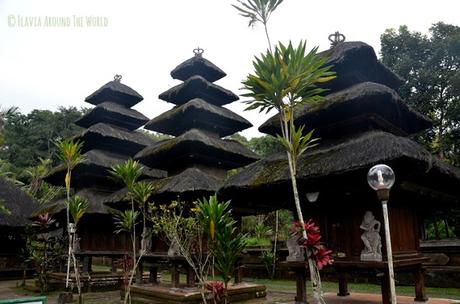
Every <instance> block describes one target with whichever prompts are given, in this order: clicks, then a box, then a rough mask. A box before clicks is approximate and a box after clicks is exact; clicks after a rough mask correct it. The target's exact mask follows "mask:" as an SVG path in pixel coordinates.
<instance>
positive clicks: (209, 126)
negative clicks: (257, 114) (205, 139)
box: [145, 98, 252, 137]
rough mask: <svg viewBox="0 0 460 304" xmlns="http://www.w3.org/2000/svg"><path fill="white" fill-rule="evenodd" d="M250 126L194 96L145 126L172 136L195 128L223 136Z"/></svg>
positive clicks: (248, 123)
mask: <svg viewBox="0 0 460 304" xmlns="http://www.w3.org/2000/svg"><path fill="white" fill-rule="evenodd" d="M251 126H252V124H251V123H250V122H249V121H247V120H246V119H244V118H243V117H241V116H240V115H238V114H235V113H233V112H232V111H230V110H228V109H226V108H223V107H217V106H214V105H212V104H210V103H207V102H206V101H204V100H203V99H200V98H195V99H192V100H190V101H188V102H187V103H185V104H183V105H181V106H177V107H175V108H173V109H171V110H169V111H167V112H165V113H163V114H161V115H160V116H157V117H155V118H154V119H152V120H151V121H149V122H148V123H147V124H146V125H145V128H146V129H148V130H152V131H156V132H161V133H165V134H170V135H174V136H178V135H180V134H182V133H184V132H186V131H188V130H190V129H193V128H195V129H202V130H208V131H210V132H214V133H216V134H218V135H219V136H220V137H225V136H228V135H231V134H233V133H236V132H238V131H241V130H244V129H247V128H250V127H251Z"/></svg>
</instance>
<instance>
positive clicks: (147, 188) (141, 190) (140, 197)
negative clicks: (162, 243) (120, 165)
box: [132, 181, 154, 250]
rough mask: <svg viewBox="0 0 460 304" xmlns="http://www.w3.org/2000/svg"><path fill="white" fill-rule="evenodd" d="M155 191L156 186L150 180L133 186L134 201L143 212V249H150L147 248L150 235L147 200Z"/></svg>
mask: <svg viewBox="0 0 460 304" xmlns="http://www.w3.org/2000/svg"><path fill="white" fill-rule="evenodd" d="M153 191H154V187H153V185H152V184H151V183H148V182H144V181H142V182H138V183H135V184H134V186H133V188H132V196H133V199H134V201H135V202H136V203H137V204H138V205H139V208H140V209H141V213H142V242H141V250H148V248H146V239H147V238H148V237H150V236H149V235H148V232H147V226H146V213H147V202H148V201H149V199H150V196H151V195H152V193H153Z"/></svg>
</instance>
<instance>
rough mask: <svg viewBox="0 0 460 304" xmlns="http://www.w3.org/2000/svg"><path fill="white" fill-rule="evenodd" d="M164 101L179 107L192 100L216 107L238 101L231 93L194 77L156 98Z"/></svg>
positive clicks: (201, 78) (198, 77) (199, 77)
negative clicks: (199, 100) (195, 99)
mask: <svg viewBox="0 0 460 304" xmlns="http://www.w3.org/2000/svg"><path fill="white" fill-rule="evenodd" d="M158 97H159V98H160V99H162V100H164V101H168V102H171V103H174V104H176V105H181V104H184V103H186V102H187V101H189V100H190V99H193V98H201V99H204V100H206V101H207V102H209V103H212V104H213V105H216V106H222V105H225V104H228V103H231V102H233V101H235V100H238V99H239V97H238V96H237V95H235V94H234V93H232V92H231V91H229V90H227V89H224V88H222V87H221V86H218V85H216V84H213V83H211V82H209V81H207V80H206V79H205V78H203V77H201V76H198V75H195V76H192V77H190V78H188V79H187V80H185V81H184V82H183V83H181V84H179V85H176V86H174V87H172V88H170V89H169V90H167V91H166V92H163V93H161V94H160V96H158Z"/></svg>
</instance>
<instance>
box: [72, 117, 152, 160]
mask: <svg viewBox="0 0 460 304" xmlns="http://www.w3.org/2000/svg"><path fill="white" fill-rule="evenodd" d="M75 138H76V139H78V140H81V141H83V142H84V144H83V149H82V151H83V152H86V151H89V150H92V149H99V150H106V151H117V153H120V154H126V155H129V156H132V155H134V154H136V153H137V152H138V151H140V150H142V149H143V148H145V147H147V146H149V145H150V144H152V143H153V142H154V141H153V140H152V139H151V138H150V137H148V136H147V135H145V134H142V133H139V132H132V131H128V130H126V129H122V128H118V127H115V126H111V125H108V124H105V123H97V124H95V125H92V126H91V127H89V128H88V129H86V130H84V131H83V132H82V133H81V134H80V135H78V136H76V137H75Z"/></svg>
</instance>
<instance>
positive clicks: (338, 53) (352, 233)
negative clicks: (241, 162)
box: [219, 42, 460, 303]
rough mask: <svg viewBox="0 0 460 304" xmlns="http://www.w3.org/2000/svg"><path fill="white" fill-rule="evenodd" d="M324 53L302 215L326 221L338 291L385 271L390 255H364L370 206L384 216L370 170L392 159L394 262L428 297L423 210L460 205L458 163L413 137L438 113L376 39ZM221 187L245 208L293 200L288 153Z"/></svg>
mask: <svg viewBox="0 0 460 304" xmlns="http://www.w3.org/2000/svg"><path fill="white" fill-rule="evenodd" d="M326 53H328V54H329V55H330V56H331V57H330V60H329V63H332V64H333V65H334V67H333V69H335V71H336V72H337V78H336V79H335V80H334V81H332V82H331V83H330V84H328V86H329V88H330V91H329V94H328V95H327V96H326V97H325V98H324V100H323V101H321V102H320V103H317V104H312V105H306V106H304V107H302V108H299V109H298V111H297V113H296V116H295V124H296V125H305V126H306V127H307V128H308V129H315V134H316V136H318V137H320V138H321V141H320V145H318V146H317V147H314V148H312V149H311V150H308V151H307V152H306V153H305V154H304V155H302V156H301V157H300V159H299V161H298V175H297V182H298V186H299V192H300V195H301V201H302V205H303V206H302V209H303V212H304V215H305V216H306V217H307V219H308V218H310V217H312V218H313V219H315V220H316V221H317V222H319V223H320V225H321V230H322V235H323V240H324V242H325V243H326V245H327V246H328V247H329V248H331V249H332V250H333V251H334V252H335V253H336V254H337V257H336V262H335V264H334V265H335V266H334V267H335V269H336V270H337V271H339V274H340V277H341V285H340V286H341V290H340V294H342V295H346V294H347V290H346V280H345V276H344V274H345V273H353V272H360V271H363V270H365V271H367V272H371V273H372V271H373V270H375V269H379V271H382V272H384V273H385V269H386V268H385V267H386V266H385V263H386V262H385V258H384V261H383V262H366V261H361V260H360V253H361V251H362V249H363V243H362V240H361V234H362V233H363V231H362V230H361V229H360V223H361V221H362V219H363V216H364V214H365V213H366V211H371V212H372V213H373V214H374V215H375V217H376V218H377V220H379V221H380V222H381V223H383V218H382V217H383V216H382V211H381V206H380V204H379V202H378V200H377V198H376V195H375V192H374V191H373V190H372V189H371V188H370V187H369V186H368V185H367V181H366V174H367V171H368V170H369V169H370V168H371V167H372V166H373V165H375V164H378V163H385V164H387V165H390V166H391V167H392V168H393V169H394V171H395V174H396V179H397V181H396V184H395V186H394V187H393V189H392V191H391V198H390V202H389V208H390V211H389V212H390V227H391V231H392V248H393V255H394V259H395V261H396V262H395V265H396V266H395V267H396V269H397V270H398V271H399V270H403V269H404V270H410V271H413V272H414V273H415V275H416V291H417V294H416V299H417V300H425V299H426V296H425V294H424V289H423V276H422V275H421V264H422V262H423V261H424V259H423V258H422V257H421V255H420V251H419V243H420V237H421V235H420V234H421V229H420V227H421V221H422V217H423V215H424V213H426V212H430V211H432V210H434V209H438V208H449V206H453V205H456V206H457V207H458V206H459V205H458V204H459V203H460V199H459V197H460V190H459V189H460V171H459V169H458V168H454V167H452V166H449V165H448V164H446V163H443V162H442V161H440V160H439V159H437V158H436V157H434V156H432V155H431V154H430V152H429V151H427V150H426V149H425V148H424V147H423V146H421V145H419V144H418V143H416V142H415V141H413V140H412V139H411V138H409V137H407V136H408V135H411V134H414V133H417V132H421V131H422V130H424V129H426V128H428V127H429V126H430V121H429V120H428V119H427V118H426V117H424V116H423V115H421V114H419V113H417V112H415V111H414V110H412V109H411V108H409V107H408V106H407V105H406V104H405V103H404V102H403V101H402V100H401V98H400V97H399V95H398V93H397V92H396V91H395V90H396V89H397V88H398V86H399V85H400V84H401V79H400V78H399V77H398V76H397V75H396V74H394V73H392V72H391V71H390V70H388V69H387V68H386V67H385V66H383V65H382V64H381V63H380V62H378V61H377V58H376V56H375V53H374V51H373V50H372V48H371V47H370V46H368V45H366V44H364V43H362V42H344V43H339V44H338V45H337V46H335V47H333V48H332V49H331V50H329V51H327V52H326ZM278 121H279V119H278V117H277V116H275V117H272V118H271V119H269V120H268V121H267V122H265V123H264V124H263V125H262V126H261V127H260V128H259V130H260V131H261V132H265V133H268V134H271V135H275V134H277V133H279V125H278V124H279V122H278ZM315 192H319V197H318V199H317V201H315V202H309V201H308V199H307V194H309V193H315ZM219 194H220V195H221V196H222V197H224V198H228V199H230V198H231V199H232V204H233V206H234V208H237V209H239V210H240V211H241V212H246V213H254V212H255V211H261V210H267V211H269V210H276V209H279V208H288V209H293V208H294V204H293V199H292V193H291V181H290V176H289V169H288V164H287V159H286V156H285V153H279V154H275V155H272V156H269V157H267V158H265V159H262V160H260V161H257V162H255V163H253V164H250V165H248V166H247V167H246V168H244V169H243V170H241V171H240V172H238V173H237V174H236V175H234V176H232V177H230V178H229V179H228V180H227V181H226V182H225V184H224V186H223V187H222V188H221V189H220V190H219ZM310 197H311V196H310ZM380 233H381V235H382V236H381V238H382V240H384V236H383V232H382V231H381V232H380ZM383 248H385V246H383ZM384 254H385V252H384ZM387 282H388V281H387V277H386V279H383V280H382V284H383V285H382V286H383V287H384V288H383V289H382V291H383V302H384V303H388V301H389V297H388V285H387Z"/></svg>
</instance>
